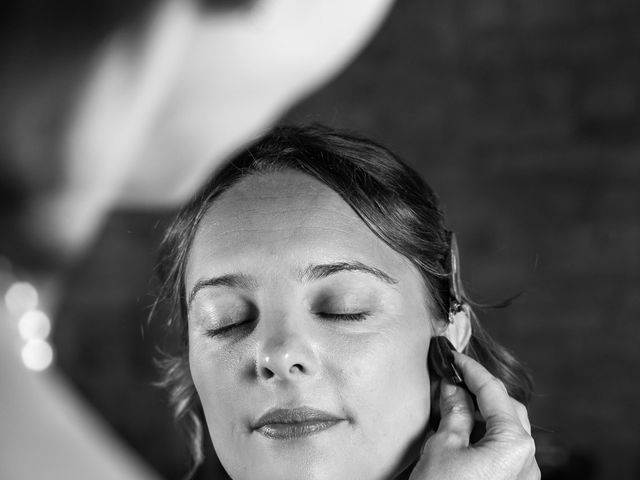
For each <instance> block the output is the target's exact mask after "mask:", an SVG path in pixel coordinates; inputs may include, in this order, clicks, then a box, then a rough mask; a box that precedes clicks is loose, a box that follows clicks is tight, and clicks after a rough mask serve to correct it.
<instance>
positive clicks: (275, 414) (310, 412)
mask: <svg viewBox="0 0 640 480" xmlns="http://www.w3.org/2000/svg"><path fill="white" fill-rule="evenodd" d="M343 421H346V418H342V417H337V416H336V415H333V414H332V413H329V412H325V411H322V410H317V409H315V408H310V407H297V408H274V409H271V410H269V411H267V412H266V413H265V414H264V415H262V416H261V417H260V418H259V419H258V420H256V422H255V423H254V424H253V425H251V429H252V430H253V431H256V432H258V433H260V434H262V435H264V436H265V437H267V438H271V439H275V440H295V439H298V438H304V437H308V436H310V435H315V434H317V433H320V432H323V431H325V430H327V429H329V428H331V427H334V426H336V425H337V424H339V423H340V422H343Z"/></svg>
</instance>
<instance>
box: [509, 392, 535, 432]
mask: <svg viewBox="0 0 640 480" xmlns="http://www.w3.org/2000/svg"><path fill="white" fill-rule="evenodd" d="M511 403H512V404H513V409H514V411H515V412H516V415H517V416H518V419H519V420H520V423H521V424H522V428H524V429H525V431H526V432H527V433H528V434H529V435H531V423H530V422H529V412H528V411H527V407H525V406H524V405H523V404H521V403H520V402H519V401H517V400H515V399H513V398H512V399H511Z"/></svg>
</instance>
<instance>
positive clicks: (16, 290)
mask: <svg viewBox="0 0 640 480" xmlns="http://www.w3.org/2000/svg"><path fill="white" fill-rule="evenodd" d="M4 302H5V304H6V306H7V310H8V311H9V313H11V314H13V315H16V316H19V315H22V314H23V313H24V312H26V311H27V310H34V309H35V308H36V307H37V306H38V291H37V290H36V289H35V287H34V286H33V285H31V284H30V283H28V282H16V283H14V284H13V285H11V286H10V287H9V289H8V290H7V293H5V295H4Z"/></svg>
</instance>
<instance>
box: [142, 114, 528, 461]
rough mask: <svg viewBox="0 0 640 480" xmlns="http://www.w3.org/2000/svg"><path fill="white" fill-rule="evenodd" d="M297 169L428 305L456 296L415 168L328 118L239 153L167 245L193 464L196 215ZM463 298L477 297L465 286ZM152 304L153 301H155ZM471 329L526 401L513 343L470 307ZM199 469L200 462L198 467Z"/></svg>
mask: <svg viewBox="0 0 640 480" xmlns="http://www.w3.org/2000/svg"><path fill="white" fill-rule="evenodd" d="M282 170H295V171H299V172H303V173H305V174H307V175H309V176H311V177H313V178H315V179H316V180H318V181H320V182H322V183H323V184H325V185H327V186H328V187H329V188H331V189H332V190H334V191H335V192H337V193H338V194H339V195H340V196H341V197H342V198H343V199H344V201H345V202H346V203H347V204H348V205H349V206H351V208H353V210H354V211H355V212H356V213H357V214H358V216H359V217H360V218H361V219H362V221H363V222H364V223H365V224H366V225H367V226H368V227H369V228H370V229H371V230H372V231H373V232H374V233H375V234H376V235H377V236H378V237H379V238H380V239H381V240H382V241H383V242H385V243H386V244H387V245H389V246H390V247H391V248H393V249H394V250H395V251H397V252H398V253H400V254H402V255H404V256H405V257H406V258H407V259H409V260H410V261H411V262H412V263H413V265H414V266H415V267H416V268H417V269H418V271H419V272H420V274H421V276H422V279H423V280H424V283H425V285H426V287H427V289H428V291H429V292H430V295H431V298H430V299H427V300H428V304H429V308H430V310H431V312H432V314H433V315H434V318H436V319H438V320H443V321H446V320H447V318H448V313H449V311H450V309H451V308H452V303H453V302H454V301H455V300H459V299H452V296H451V290H452V286H451V282H452V281H453V280H452V277H453V275H452V272H451V268H452V267H451V264H452V262H451V256H450V255H451V233H450V232H449V230H447V228H446V225H445V221H444V215H443V212H442V210H441V208H440V204H439V201H438V199H437V197H436V195H435V193H434V192H433V190H432V189H431V188H430V187H429V186H428V185H427V184H426V183H425V182H424V181H423V180H422V179H421V178H420V176H419V175H418V173H417V172H415V171H414V170H413V169H412V168H411V167H409V166H408V165H407V164H406V163H404V162H403V161H402V160H401V159H400V158H398V157H397V156H396V155H394V154H393V153H392V152H390V151H389V150H387V149H386V148H384V147H382V146H381V145H378V144H377V143H375V142H372V141H370V140H368V139H365V138H362V137H359V136H355V135H352V134H347V133H344V132H339V131H335V130H333V129H329V128H327V127H323V126H318V125H314V126H310V127H278V128H276V129H274V130H272V131H271V132H270V133H268V134H266V135H265V136H263V137H262V138H261V139H259V140H257V141H256V142H255V143H254V144H253V145H251V146H250V147H248V148H247V149H246V150H244V151H242V152H241V153H239V154H238V155H237V156H236V157H235V158H233V159H232V160H231V161H230V162H229V163H227V164H226V165H225V166H224V167H223V168H222V169H221V170H220V171H219V172H217V174H215V175H214V176H213V177H212V178H211V179H210V180H209V181H208V182H207V183H206V185H205V186H204V187H203V188H202V189H201V190H200V191H199V192H198V193H197V194H196V195H195V196H194V197H193V198H192V199H191V201H190V202H189V203H188V204H187V205H186V206H185V207H184V208H183V209H182V210H181V211H180V212H179V213H178V215H177V217H176V218H175V220H174V221H173V223H172V224H171V225H170V227H169V228H168V230H167V233H166V235H165V237H164V240H163V242H162V244H161V257H160V259H161V260H160V264H159V275H160V280H161V291H160V295H159V297H158V300H157V301H156V306H157V305H158V303H159V302H163V303H164V302H168V304H169V317H168V319H167V325H168V327H169V328H170V330H172V331H176V330H177V331H178V332H179V335H180V350H179V352H178V353H177V354H176V355H172V356H165V357H164V358H163V359H162V360H161V361H160V362H159V364H160V367H161V370H162V372H163V380H162V382H161V385H162V386H164V387H166V388H168V390H169V394H170V403H171V405H172V407H173V409H174V414H175V416H176V418H177V419H178V420H179V421H180V422H181V423H182V425H183V427H184V429H185V431H186V433H187V435H188V437H189V439H190V446H191V453H192V455H193V460H194V466H197V465H198V464H199V463H201V462H202V460H203V452H202V441H203V433H202V432H203V426H202V425H203V422H204V415H203V412H202V406H201V404H200V400H199V398H198V396H197V393H196V391H195V387H194V384H193V380H192V378H191V373H190V370H189V361H188V348H189V345H188V331H187V294H186V292H185V284H184V275H185V269H186V264H187V261H188V256H189V250H190V248H191V244H192V242H193V238H194V236H195V234H196V231H197V229H198V226H199V224H200V221H201V220H202V218H203V216H204V215H205V213H206V212H207V210H208V208H209V207H210V206H211V204H212V203H213V202H215V200H216V198H218V197H219V196H220V195H221V194H222V193H223V192H225V191H226V190H228V189H229V188H230V187H232V186H233V185H235V184H237V183H238V182H239V181H241V180H242V179H243V178H246V177H248V176H251V175H259V174H266V173H273V172H279V171H282ZM461 300H462V301H463V302H464V303H466V304H472V302H470V300H469V299H468V298H467V297H466V295H465V294H464V292H462V299H461ZM154 310H155V308H154ZM471 323H472V335H471V339H470V341H469V343H468V345H467V347H466V348H465V350H464V352H465V353H466V354H467V355H469V356H470V357H472V358H474V359H476V360H477V361H479V362H480V363H481V364H483V365H484V366H485V367H486V368H487V369H488V370H489V371H490V372H491V373H492V374H493V375H495V376H496V377H498V378H499V379H500V380H502V382H503V383H504V385H505V386H506V388H507V391H508V392H509V394H510V395H511V396H512V397H514V398H515V399H516V400H518V401H520V402H521V403H524V404H526V403H527V402H528V400H529V398H530V395H531V391H532V381H531V378H530V376H529V374H528V373H527V371H526V370H525V368H524V367H523V366H522V365H521V364H520V363H519V362H518V361H517V360H516V359H515V358H514V357H513V355H512V354H511V353H509V351H507V350H506V349H505V348H504V347H502V346H500V345H499V344H498V343H496V342H495V341H494V340H493V339H492V338H491V337H490V335H489V334H488V333H487V332H486V331H485V330H484V329H483V328H482V326H481V325H480V323H479V322H478V320H477V317H476V316H475V314H472V315H471ZM194 468H195V467H194Z"/></svg>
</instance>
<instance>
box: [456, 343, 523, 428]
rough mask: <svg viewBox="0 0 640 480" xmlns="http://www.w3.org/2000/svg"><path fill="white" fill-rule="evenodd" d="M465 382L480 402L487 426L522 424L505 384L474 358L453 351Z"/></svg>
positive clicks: (479, 405)
mask: <svg viewBox="0 0 640 480" xmlns="http://www.w3.org/2000/svg"><path fill="white" fill-rule="evenodd" d="M453 355H454V357H455V362H456V365H457V366H458V367H460V370H461V372H462V376H463V377H464V383H465V384H466V385H467V387H468V388H469V391H470V392H471V393H473V394H474V395H475V397H476V400H477V402H478V409H479V410H480V413H481V415H482V417H483V418H484V419H485V421H486V422H487V428H490V427H496V426H499V425H512V424H515V425H520V420H519V418H518V415H517V414H516V411H515V410H514V406H513V404H512V402H511V400H512V399H511V397H510V396H509V394H508V393H507V389H506V388H505V386H504V384H503V383H502V382H501V381H500V380H499V379H497V378H496V377H494V376H493V375H492V374H491V373H490V372H489V371H488V370H487V369H486V368H484V367H483V366H482V365H480V364H479V363H478V362H476V361H475V360H473V359H472V358H470V357H468V356H466V355H464V354H462V353H458V352H453Z"/></svg>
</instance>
